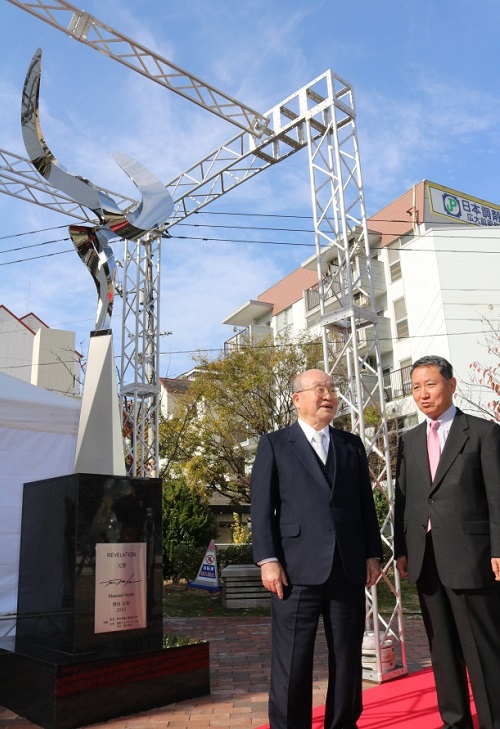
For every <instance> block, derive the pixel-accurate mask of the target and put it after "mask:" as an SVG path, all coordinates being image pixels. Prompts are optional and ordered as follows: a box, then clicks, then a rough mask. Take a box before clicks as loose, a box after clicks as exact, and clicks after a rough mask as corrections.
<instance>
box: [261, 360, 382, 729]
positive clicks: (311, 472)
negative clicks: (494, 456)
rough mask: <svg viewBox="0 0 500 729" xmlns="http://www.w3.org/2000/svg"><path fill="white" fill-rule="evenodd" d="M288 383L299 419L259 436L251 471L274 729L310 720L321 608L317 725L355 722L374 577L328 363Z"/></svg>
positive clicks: (374, 536) (366, 513)
mask: <svg viewBox="0 0 500 729" xmlns="http://www.w3.org/2000/svg"><path fill="white" fill-rule="evenodd" d="M292 393H293V394H292V398H293V403H294V405H295V408H296V410H297V415H298V420H297V422H296V423H294V424H293V425H291V426H290V427H288V428H283V429H282V430H278V431H275V432H273V433H268V434H267V435H264V436H262V438H261V439H260V441H259V445H258V448H257V454H256V457H255V463H254V467H253V471H252V479H251V493H252V498H251V501H252V541H253V549H254V559H255V561H256V562H257V564H259V565H260V566H261V573H262V582H263V584H264V586H265V587H266V588H267V589H268V590H270V591H271V593H272V594H271V610H272V618H271V623H272V659H271V687H270V694H269V720H270V725H271V729H311V724H312V671H313V654H314V641H315V636H316V630H317V626H318V622H319V618H320V616H322V618H323V622H324V626H325V634H326V639H327V643H328V651H329V660H328V668H329V684H328V693H327V699H326V713H325V725H324V726H325V729H356V726H357V724H356V722H357V720H358V718H359V716H360V714H361V708H362V703H361V676H362V672H361V643H362V639H363V630H364V620H365V599H364V588H365V587H371V586H372V585H373V584H375V582H376V580H377V578H378V576H379V575H380V558H381V556H382V547H381V540H380V533H379V528H378V523H377V517H376V513H375V507H374V503H373V495H372V490H371V486H370V477H369V472H368V464H367V458H366V452H365V449H364V446H363V443H362V441H361V440H360V438H358V436H356V435H353V434H352V433H348V432H344V431H341V430H336V429H334V428H332V427H330V422H331V420H332V418H333V417H334V415H335V413H336V410H337V404H338V401H337V395H336V390H335V388H334V386H333V383H332V381H331V379H330V377H328V375H327V374H325V372H323V371H321V370H308V371H306V372H303V373H302V374H300V375H298V376H297V377H296V378H295V380H294V382H293V385H292ZM317 434H320V437H319V441H320V442H319V443H318V444H317V445H316V444H313V439H317V437H318V435H317ZM316 449H317V450H316ZM319 454H321V455H319Z"/></svg>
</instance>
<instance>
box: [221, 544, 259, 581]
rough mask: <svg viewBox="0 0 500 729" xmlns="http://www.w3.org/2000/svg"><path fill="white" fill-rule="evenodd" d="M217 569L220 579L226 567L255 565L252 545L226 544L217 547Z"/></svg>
mask: <svg viewBox="0 0 500 729" xmlns="http://www.w3.org/2000/svg"><path fill="white" fill-rule="evenodd" d="M216 556H217V568H218V570H219V577H220V573H221V571H222V570H223V569H224V567H227V566H228V565H229V564H253V563H254V562H253V554H252V545H251V543H248V542H247V543H246V544H225V545H224V546H220V547H217V550H216Z"/></svg>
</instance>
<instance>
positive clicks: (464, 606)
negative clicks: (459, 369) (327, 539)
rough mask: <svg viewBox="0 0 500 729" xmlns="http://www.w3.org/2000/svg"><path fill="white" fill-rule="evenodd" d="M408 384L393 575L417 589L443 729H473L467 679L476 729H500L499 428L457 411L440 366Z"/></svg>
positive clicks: (426, 363)
mask: <svg viewBox="0 0 500 729" xmlns="http://www.w3.org/2000/svg"><path fill="white" fill-rule="evenodd" d="M411 381H412V389H413V397H414V399H415V402H416V404H417V405H418V407H419V409H420V410H421V411H422V412H423V413H424V415H425V422H423V423H421V424H420V425H418V426H417V427H416V428H413V429H412V430H410V431H408V432H407V433H405V434H404V435H403V437H402V438H401V441H400V448H399V457H398V473H397V483H396V525H395V554H396V557H397V568H398V570H399V573H400V575H401V576H402V577H409V580H410V582H416V583H417V590H418V594H419V598H420V604H421V608H422V616H423V619H424V623H425V628H426V631H427V636H428V639H429V645H430V650H431V659H432V666H433V669H434V676H435V680H436V690H437V695H438V705H439V710H440V713H441V717H442V719H443V722H444V725H443V726H444V727H446V729H448V728H451V727H453V729H472V717H471V710H470V702H469V690H468V685H467V673H468V674H469V677H470V681H471V686H472V692H473V695H474V701H475V704H476V709H477V713H478V718H479V725H480V729H500V427H499V426H498V425H496V424H495V423H491V422H489V421H487V420H483V419H481V418H477V417H473V416H471V415H466V414H465V413H463V412H462V411H461V410H459V409H458V408H456V407H455V405H454V404H453V394H454V392H455V388H456V380H455V378H454V377H453V369H452V366H451V365H450V363H449V362H447V360H445V359H443V358H442V357H437V356H429V357H422V358H421V359H419V360H418V361H417V362H415V364H413V366H412V368H411ZM434 429H437V434H438V440H439V443H438V445H439V448H440V451H441V455H440V456H439V454H438V457H439V461H438V465H437V470H436V471H435V474H434V476H431V469H430V466H429V461H430V460H431V461H432V460H433V459H432V455H430V456H429V457H428V445H427V440H428V438H432V436H431V435H430V431H431V430H434Z"/></svg>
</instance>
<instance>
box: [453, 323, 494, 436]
mask: <svg viewBox="0 0 500 729" xmlns="http://www.w3.org/2000/svg"><path fill="white" fill-rule="evenodd" d="M483 322H484V323H485V324H486V326H487V331H486V334H485V339H484V347H485V350H486V360H487V361H488V364H484V363H483V362H480V361H479V360H475V361H474V362H472V363H471V364H470V365H469V368H470V372H471V382H470V383H467V384H468V385H469V387H468V393H469V394H467V393H466V392H464V387H461V392H460V394H461V396H462V397H463V399H464V400H466V401H467V402H468V403H469V405H470V406H471V407H472V408H474V409H475V410H476V411H477V412H478V413H479V414H480V415H482V416H483V417H486V418H488V419H490V420H494V421H496V422H497V423H500V333H499V330H498V325H496V326H495V325H494V324H493V323H492V322H490V321H487V320H483ZM471 387H472V390H473V391H472V392H471ZM490 398H491V399H490ZM485 400H486V401H485Z"/></svg>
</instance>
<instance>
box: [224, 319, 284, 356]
mask: <svg viewBox="0 0 500 729" xmlns="http://www.w3.org/2000/svg"><path fill="white" fill-rule="evenodd" d="M272 333H273V330H272V329H271V327H268V326H265V325H263V324H260V325H259V324H252V325H250V326H249V327H246V329H242V330H241V331H240V332H238V333H237V334H235V335H234V337H231V339H228V340H227V341H226V342H224V357H227V356H228V354H230V353H231V352H233V351H234V350H235V349H241V348H242V347H251V346H252V345H254V344H259V342H262V340H263V339H265V337H268V336H269V335H270V334H272Z"/></svg>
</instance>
